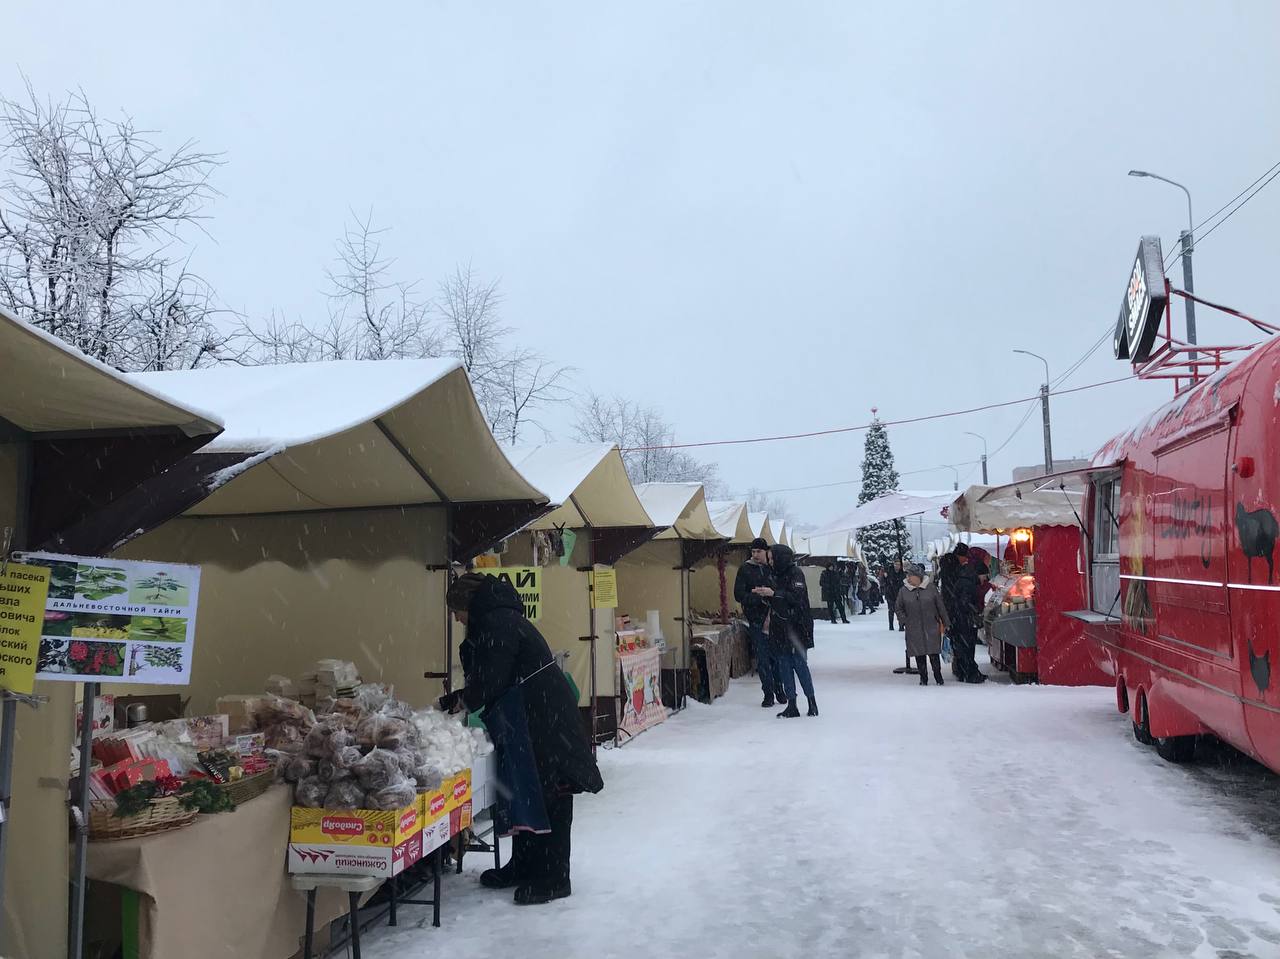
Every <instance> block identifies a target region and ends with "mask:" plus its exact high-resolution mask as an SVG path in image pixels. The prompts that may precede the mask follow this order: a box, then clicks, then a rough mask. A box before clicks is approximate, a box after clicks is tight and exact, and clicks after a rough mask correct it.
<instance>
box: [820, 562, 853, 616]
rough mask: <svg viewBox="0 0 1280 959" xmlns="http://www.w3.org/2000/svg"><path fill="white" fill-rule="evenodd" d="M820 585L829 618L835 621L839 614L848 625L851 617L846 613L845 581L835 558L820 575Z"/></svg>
mask: <svg viewBox="0 0 1280 959" xmlns="http://www.w3.org/2000/svg"><path fill="white" fill-rule="evenodd" d="M818 586H819V587H820V588H821V590H822V601H823V602H824V603H826V604H827V618H828V619H829V620H831V622H832V623H835V621H836V616H837V615H839V617H840V620H841V622H843V623H845V624H846V625H847V624H848V622H849V618H848V617H847V616H845V614H844V583H843V582H842V580H841V577H840V570H839V568H838V567H837V566H836V563H835V560H832V561H831V562H830V563H828V564H827V568H826V569H824V570H823V571H822V575H821V576H819V577H818Z"/></svg>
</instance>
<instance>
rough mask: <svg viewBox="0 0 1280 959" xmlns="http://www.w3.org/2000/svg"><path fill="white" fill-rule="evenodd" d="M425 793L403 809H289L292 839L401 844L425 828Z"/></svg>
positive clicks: (328, 843) (321, 843) (323, 843)
mask: <svg viewBox="0 0 1280 959" xmlns="http://www.w3.org/2000/svg"><path fill="white" fill-rule="evenodd" d="M422 824H423V816H422V807H421V797H419V799H417V800H415V801H414V802H413V803H411V804H410V805H408V806H405V807H404V808H403V809H395V810H383V809H308V808H306V807H304V806H294V807H293V808H292V809H291V810H290V811H289V842H290V843H301V844H304V845H308V846H310V845H318V846H366V847H368V846H382V847H385V848H388V849H390V848H392V847H396V846H401V845H403V844H404V843H406V842H407V841H408V840H410V839H411V838H413V837H414V836H416V835H417V834H418V833H420V832H422Z"/></svg>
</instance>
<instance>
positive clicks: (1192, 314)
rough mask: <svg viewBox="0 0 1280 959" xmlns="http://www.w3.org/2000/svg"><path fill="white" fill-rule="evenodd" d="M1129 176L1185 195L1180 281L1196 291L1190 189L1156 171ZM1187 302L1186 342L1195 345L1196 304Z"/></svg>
mask: <svg viewBox="0 0 1280 959" xmlns="http://www.w3.org/2000/svg"><path fill="white" fill-rule="evenodd" d="M1129 176H1140V177H1148V178H1150V179H1152V180H1159V181H1160V182H1161V183H1168V184H1169V185H1170V186H1176V187H1177V188H1178V189H1179V190H1181V191H1182V192H1183V193H1185V194H1186V195H1187V228H1186V229H1185V230H1183V231H1182V236H1181V240H1182V283H1183V285H1184V286H1185V287H1186V288H1187V292H1188V293H1192V294H1194V293H1195V291H1196V283H1195V280H1194V278H1193V277H1192V274H1191V253H1192V251H1193V250H1194V249H1195V235H1194V234H1195V228H1196V225H1195V224H1196V221H1195V217H1193V216H1192V215H1191V191H1190V190H1188V189H1187V188H1186V187H1185V186H1183V185H1182V184H1181V183H1179V182H1178V181H1177V180H1170V179H1169V178H1168V177H1163V176H1160V174H1158V173H1148V172H1147V171H1146V170H1130V171H1129ZM1186 303H1187V342H1188V343H1190V344H1191V345H1192V346H1195V345H1196V304H1195V301H1194V300H1191V299H1188V300H1187V301H1186ZM1195 358H1196V354H1195V351H1194V350H1193V351H1192V353H1191V359H1193V360H1194V359H1195Z"/></svg>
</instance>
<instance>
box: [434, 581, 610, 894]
mask: <svg viewBox="0 0 1280 959" xmlns="http://www.w3.org/2000/svg"><path fill="white" fill-rule="evenodd" d="M446 602H447V604H448V606H449V610H450V611H451V612H452V613H453V615H454V617H455V618H456V619H457V620H458V622H460V623H462V624H463V625H465V626H466V627H467V635H466V639H465V640H463V642H462V645H461V646H460V647H459V649H458V655H459V658H460V659H461V660H462V667H463V674H464V676H465V678H466V684H465V686H464V687H463V688H462V689H460V690H456V691H455V692H452V693H449V694H447V695H445V696H443V697H441V699H440V708H441V709H445V710H452V709H456V708H458V707H459V706H461V705H465V707H466V709H467V710H468V711H470V712H475V711H477V710H482V711H483V712H482V714H481V715H482V718H483V717H484V716H485V715H486V714H489V713H494V714H496V715H495V718H496V717H497V716H502V717H503V718H504V719H509V717H510V715H511V713H512V710H513V706H514V709H515V713H516V720H517V721H516V722H514V723H512V722H510V721H507V722H504V723H503V724H501V725H499V724H497V723H495V724H492V725H491V724H488V723H486V725H489V726H490V732H491V735H493V736H494V746H495V747H496V748H497V749H498V750H500V751H501V750H503V749H504V748H511V749H513V750H518V749H524V748H529V747H531V751H532V754H533V760H534V763H535V764H536V773H537V777H536V782H534V783H522V782H511V783H506V784H505V785H506V786H507V788H508V789H511V790H513V791H514V790H519V789H522V788H523V789H525V790H526V791H527V790H537V789H539V788H540V789H541V793H542V795H541V800H542V805H543V806H544V807H545V810H546V821H547V822H548V823H549V825H550V831H548V832H545V833H534V832H530V831H521V832H517V833H516V835H515V839H514V841H513V844H512V846H513V848H512V853H511V860H510V862H508V863H507V865H505V866H503V867H501V868H500V869H490V870H487V871H486V872H484V873H482V874H481V876H480V882H481V884H483V885H485V886H488V887H489V888H491V889H506V888H510V887H512V886H514V887H515V890H516V891H515V901H516V903H518V904H520V905H534V904H539V903H545V902H550V901H552V900H553V899H563V898H565V897H566V896H568V895H569V894H570V893H571V891H572V889H571V886H570V882H569V855H570V833H571V831H572V828H573V796H574V794H575V793H582V792H590V793H598V792H599V791H600V790H601V789H603V788H604V780H603V779H601V777H600V769H599V767H597V766H596V761H595V757H594V756H593V755H592V752H591V742H590V740H589V738H588V736H587V730H586V726H585V724H584V723H583V721H582V716H581V714H580V713H579V711H578V702H577V697H575V696H574V694H573V690H572V689H571V688H570V686H569V681H568V680H567V679H566V678H565V675H564V673H563V672H561V671H560V669H559V667H558V666H556V665H555V659H554V658H553V657H552V655H551V649H550V648H549V647H548V646H547V641H546V640H545V639H543V638H542V634H541V633H539V632H538V630H537V628H536V627H535V626H534V625H533V624H532V623H531V622H529V620H527V619H526V618H525V615H524V603H523V602H522V601H521V599H520V595H519V594H518V593H517V592H516V590H515V587H514V586H512V585H511V584H510V583H508V582H507V581H506V580H503V579H498V578H497V577H494V576H484V575H481V574H479V573H467V574H466V575H464V576H461V577H459V578H458V579H457V580H456V581H455V582H454V583H453V585H451V586H450V587H449V592H448V595H447V598H446ZM521 710H522V711H523V715H522V716H521V715H520V711H521ZM519 720H523V721H524V722H523V723H521V722H519ZM525 725H527V736H526V734H525V733H524V730H523V729H522V728H521V727H522V726H525ZM495 729H515V731H516V733H518V734H519V735H521V736H522V737H523V738H522V739H521V740H520V741H519V742H509V743H504V742H503V741H502V733H501V732H498V733H495ZM499 762H500V764H501V757H500V758H499ZM520 798H521V799H533V800H534V801H535V804H536V799H537V798H538V797H537V796H536V795H534V796H521V797H520ZM513 805H514V803H513Z"/></svg>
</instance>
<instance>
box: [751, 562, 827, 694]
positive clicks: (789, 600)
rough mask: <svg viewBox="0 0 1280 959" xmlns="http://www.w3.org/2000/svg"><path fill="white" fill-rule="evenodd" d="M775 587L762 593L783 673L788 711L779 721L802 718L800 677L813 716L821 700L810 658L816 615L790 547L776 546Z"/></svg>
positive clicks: (771, 640) (771, 641)
mask: <svg viewBox="0 0 1280 959" xmlns="http://www.w3.org/2000/svg"><path fill="white" fill-rule="evenodd" d="M773 576H774V581H775V585H774V587H773V588H771V589H770V588H766V589H762V590H758V592H759V593H760V595H762V596H764V597H765V598H766V599H768V601H769V642H770V644H771V645H772V646H773V654H774V660H775V661H776V662H777V663H778V667H779V669H780V670H781V672H782V685H783V687H784V688H785V690H786V696H787V708H786V709H784V710H783V711H782V712H780V713H778V718H779V719H794V718H795V717H797V716H799V715H800V710H799V709H798V708H797V707H796V677H797V676H798V677H799V678H800V687H801V688H802V689H803V690H804V695H805V698H806V699H808V700H809V715H810V716H816V715H818V700H817V698H816V697H815V696H814V695H813V676H812V675H810V673H809V663H808V655H809V650H811V649H813V614H812V613H811V612H810V611H809V586H808V584H807V583H806V582H805V579H804V570H802V569H801V568H800V567H799V566H797V565H796V562H795V554H794V553H792V552H791V547H789V546H775V547H773Z"/></svg>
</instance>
